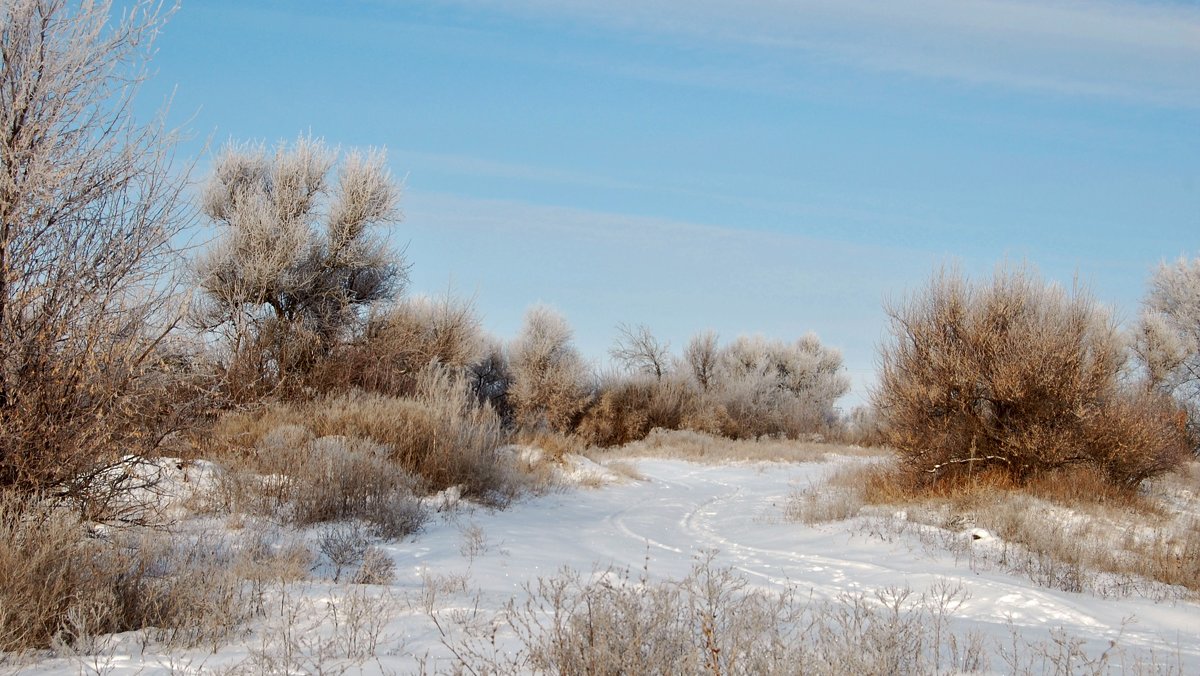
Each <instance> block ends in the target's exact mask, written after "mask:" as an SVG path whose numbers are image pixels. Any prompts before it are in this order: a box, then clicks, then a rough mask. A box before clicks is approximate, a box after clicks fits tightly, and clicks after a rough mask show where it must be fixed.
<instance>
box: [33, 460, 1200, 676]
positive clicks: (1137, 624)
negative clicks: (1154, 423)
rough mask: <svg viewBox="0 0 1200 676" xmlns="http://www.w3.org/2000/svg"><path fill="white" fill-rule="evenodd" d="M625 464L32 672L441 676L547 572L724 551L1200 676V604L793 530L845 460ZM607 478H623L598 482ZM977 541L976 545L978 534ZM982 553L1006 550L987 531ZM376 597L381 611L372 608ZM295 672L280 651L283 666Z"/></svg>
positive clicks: (677, 564)
mask: <svg viewBox="0 0 1200 676" xmlns="http://www.w3.org/2000/svg"><path fill="white" fill-rule="evenodd" d="M846 461H847V462H849V461H850V460H846ZM623 462H627V463H629V464H632V465H634V466H635V467H636V470H637V472H639V473H640V474H641V475H643V477H644V480H640V481H639V480H633V479H628V478H621V477H613V476H607V477H606V475H605V474H604V473H603V472H590V473H589V472H583V473H582V474H584V475H587V476H588V479H587V481H586V482H585V483H587V484H588V485H587V486H585V487H574V488H567V489H564V490H562V491H558V492H553V493H550V494H548V495H544V496H541V497H536V498H531V499H526V500H523V501H521V502H519V503H517V504H515V505H513V506H512V507H511V508H509V509H507V510H503V511H489V510H485V509H482V508H472V507H471V506H469V505H465V506H464V505H460V506H459V507H458V508H457V509H450V510H446V511H443V512H440V513H438V514H436V515H435V516H434V517H433V518H432V519H431V520H430V521H429V522H428V523H427V525H426V527H425V528H424V530H423V531H422V532H421V533H419V534H418V535H416V536H415V537H413V538H410V539H409V540H406V541H404V542H399V543H389V544H383V545H381V546H382V548H383V549H384V550H385V551H386V552H387V553H388V554H389V555H390V556H391V558H392V559H393V560H394V561H395V564H396V579H395V582H394V584H392V585H391V586H390V587H377V586H360V587H349V586H346V585H335V584H333V583H329V582H305V583H296V584H294V585H292V587H291V588H289V590H288V591H287V593H286V594H285V595H284V596H286V598H279V599H277V601H278V603H279V607H280V608H281V609H286V610H285V612H284V615H285V616H286V618H287V619H280V618H279V617H276V618H274V619H271V618H267V619H265V620H264V621H263V622H262V623H261V624H259V625H256V626H254V627H251V628H250V631H249V633H248V634H247V635H245V636H242V637H238V638H235V639H233V640H232V641H231V642H230V643H229V644H227V645H223V646H219V647H218V648H217V650H216V652H215V653H214V652H213V651H212V650H211V648H210V649H197V650H189V651H179V650H175V651H165V650H163V649H161V648H158V647H156V646H155V645H153V644H151V645H142V644H141V643H140V642H139V640H138V637H137V636H123V637H117V639H116V640H115V641H114V642H112V643H110V644H108V646H107V648H103V649H101V650H100V651H99V652H100V654H99V655H96V656H81V657H78V658H72V659H67V658H55V659H50V660H43V661H40V662H38V663H36V664H33V665H30V666H29V668H28V669H29V673H78V672H80V671H84V672H91V671H93V670H95V671H101V672H111V673H143V674H154V673H197V672H201V671H205V672H207V671H216V672H222V671H224V672H227V673H228V672H231V671H232V672H249V673H257V672H263V671H270V670H272V669H274V668H276V667H271V666H269V664H271V663H269V662H268V661H265V656H266V655H267V654H268V653H271V652H272V651H274V653H276V657H279V655H278V653H280V652H281V651H282V652H289V651H290V652H294V653H297V655H290V656H288V659H292V658H293V657H294V658H295V659H294V660H292V661H291V664H292V667H291V668H293V669H295V670H297V671H299V672H304V671H312V670H315V668H316V667H315V666H314V667H312V668H311V669H308V668H305V667H304V666H303V665H304V664H305V662H304V659H306V658H304V657H303V656H302V655H299V654H300V653H303V652H304V651H309V652H311V653H313V655H312V656H309V659H312V660H313V662H312V663H313V664H316V660H315V657H314V656H315V655H316V654H317V653H320V652H321V651H322V650H326V651H327V652H328V653H329V654H333V653H335V652H336V649H335V647H334V646H333V642H334V637H335V635H336V634H337V633H338V632H342V637H341V638H340V639H338V640H340V641H341V643H340V644H338V645H339V646H340V648H345V647H346V646H347V645H348V642H349V641H357V642H358V644H359V645H360V650H359V654H361V653H362V652H364V651H363V650H362V649H361V644H364V643H368V644H370V645H369V647H370V648H372V649H373V650H371V652H374V653H375V656H374V657H372V658H370V659H366V660H361V659H360V660H357V661H359V662H360V664H358V665H356V666H354V667H353V668H351V669H350V672H351V673H359V672H360V670H361V672H362V673H401V674H403V673H414V672H417V671H418V670H419V667H420V666H421V665H422V664H423V665H424V667H425V668H426V669H427V670H437V671H452V667H453V658H452V655H451V653H450V651H449V649H448V648H447V647H446V645H445V641H444V639H443V635H442V631H445V632H446V633H447V634H448V635H449V636H450V639H451V640H452V639H453V638H454V636H455V635H456V632H457V629H456V626H457V623H459V622H462V621H476V622H487V621H488V620H490V618H492V617H493V616H494V615H495V613H496V612H498V611H499V610H500V609H501V608H502V607H503V606H504V604H505V603H506V602H507V601H508V600H509V599H511V598H513V597H514V596H516V597H520V596H521V595H523V594H525V589H526V587H527V585H530V583H531V582H534V581H536V579H537V578H538V577H539V576H551V575H554V574H556V573H557V572H558V571H559V570H560V569H562V568H563V567H564V566H568V567H571V568H574V569H576V570H578V571H580V572H582V573H583V574H584V575H585V576H586V575H587V574H589V573H591V572H592V571H594V570H598V569H604V568H608V567H616V568H618V569H625V568H629V569H632V570H634V571H635V574H637V575H640V574H641V572H642V571H643V570H647V571H648V573H649V575H650V577H652V578H661V579H666V578H673V579H678V578H681V577H683V576H685V575H686V574H687V573H688V572H689V570H691V569H692V567H693V565H694V564H695V562H696V560H697V557H700V556H703V555H704V554H705V552H708V551H713V552H715V559H714V562H715V564H716V565H718V566H730V567H732V568H734V569H735V570H736V571H737V572H738V574H740V575H742V576H744V577H745V578H747V579H748V580H749V581H750V583H751V584H752V585H756V586H761V587H763V588H767V589H774V590H778V589H782V588H783V587H784V586H785V585H792V586H794V587H795V588H797V589H798V590H799V591H800V592H801V593H803V594H804V595H805V596H808V595H810V594H811V597H812V599H813V600H814V601H818V602H819V601H822V600H830V601H836V600H837V599H838V598H839V597H842V596H843V595H844V594H846V593H859V592H872V591H874V590H879V589H883V588H889V587H891V588H895V587H906V588H909V589H912V590H913V591H914V592H916V593H918V594H919V593H921V592H923V591H926V590H929V589H931V588H932V587H934V586H935V585H939V584H942V585H944V582H945V581H949V582H951V583H954V584H961V585H962V586H964V587H965V588H966V590H967V591H968V592H969V598H968V599H967V600H966V601H965V602H964V603H963V604H962V605H961V606H960V607H958V608H957V609H956V610H955V611H954V613H953V617H952V619H951V624H952V626H953V628H954V629H955V630H961V631H967V630H978V631H980V632H982V633H983V634H985V635H986V636H987V637H989V639H991V640H995V641H997V642H1009V643H1011V634H1012V629H1013V628H1016V629H1017V630H1018V631H1019V632H1020V634H1021V635H1022V637H1023V639H1025V640H1027V641H1034V642H1037V641H1046V640H1049V639H1050V637H1051V633H1050V632H1051V631H1052V630H1061V631H1062V632H1063V633H1064V634H1065V635H1069V636H1071V637H1075V638H1078V639H1081V640H1082V641H1083V644H1084V647H1085V648H1086V649H1087V650H1088V651H1090V652H1092V653H1100V652H1103V651H1104V650H1105V649H1106V648H1108V647H1109V646H1110V642H1111V641H1113V640H1116V641H1117V643H1118V645H1119V646H1120V647H1121V648H1122V650H1123V651H1124V652H1125V654H1126V655H1127V656H1130V655H1137V654H1148V653H1149V651H1153V652H1154V654H1155V659H1156V661H1157V662H1158V663H1160V664H1166V665H1168V666H1170V667H1172V668H1173V669H1175V670H1177V671H1179V672H1182V673H1200V606H1198V605H1197V604H1195V603H1192V602H1185V601H1171V602H1154V601H1151V600H1147V599H1141V598H1136V597H1134V598H1122V599H1103V598H1097V597H1095V596H1090V595H1081V594H1074V593H1069V592H1062V591H1056V590H1051V589H1044V588H1037V587H1035V586H1033V585H1032V584H1031V583H1030V582H1029V581H1028V580H1026V579H1023V578H1019V577H1015V576H1012V575H1008V574H1006V573H1004V572H1003V571H998V570H978V571H977V570H972V568H971V567H970V566H969V565H967V563H965V562H964V561H963V560H962V558H961V556H960V557H955V556H954V555H952V554H951V553H949V552H942V551H938V550H936V549H931V548H929V547H926V546H923V545H922V544H921V543H920V542H919V541H918V540H917V539H916V538H915V537H912V536H907V535H903V534H901V535H899V536H896V537H889V538H878V537H872V536H871V535H869V534H868V533H866V532H865V531H864V530H863V529H861V528H856V527H855V526H854V524H853V523H852V522H851V523H846V522H838V523H830V524H822V525H818V526H808V525H803V524H799V523H795V522H790V521H788V520H787V519H786V518H785V516H784V513H785V508H786V505H787V502H788V498H789V495H790V494H792V493H793V491H795V490H796V489H797V488H804V487H808V486H811V485H813V484H814V483H815V482H817V481H819V480H820V477H821V476H822V475H823V474H824V473H825V472H828V471H830V470H831V469H832V468H834V467H835V466H836V461H835V462H831V463H807V464H786V463H740V464H739V463H733V464H695V463H690V462H685V461H679V460H663V459H640V460H634V461H623ZM598 477H600V478H607V479H608V480H610V481H609V482H608V483H603V484H602V485H600V486H598V487H596V486H594V485H593V484H596V483H600V478H598ZM962 537H964V538H970V537H971V534H970V533H969V532H966V531H964V533H963V535H962ZM979 546H994V542H989V539H988V538H987V537H984V538H982V539H981V540H979ZM956 559H957V560H956ZM348 593H349V594H351V595H354V594H357V595H358V596H359V598H358V601H357V603H358V604H359V605H358V607H359V608H360V609H361V608H362V607H363V606H364V604H365V605H366V607H368V608H372V607H373V608H374V609H375V612H367V613H360V614H361V615H373V616H376V617H384V618H387V621H386V624H385V625H383V626H381V627H371V626H368V625H369V622H366V621H365V620H362V619H358V620H355V619H352V618H351V615H352V614H353V607H352V606H353V604H352V603H346V602H342V603H341V605H338V610H337V612H336V613H334V612H332V611H331V606H330V605H329V601H330V600H331V599H332V600H333V602H334V603H335V605H336V604H338V603H339V602H338V601H336V597H337V595H339V594H340V595H346V594H348ZM374 598H383V599H384V601H382V602H377V603H376V605H375V606H371V604H370V599H374ZM431 612H432V613H433V616H434V617H437V618H439V619H440V624H441V625H442V627H441V630H439V627H438V624H435V622H434V621H433V620H432V619H431V616H430V615H431ZM335 614H336V615H337V620H338V623H339V625H338V628H337V629H334V627H333V624H334V623H333V617H334V615H335ZM352 624H353V625H354V626H350V625H352ZM309 632H311V634H309ZM347 632H351V633H353V634H354V636H350V637H347V635H346V634H347ZM321 637H325V638H321ZM497 640H498V641H499V643H498V644H499V645H500V646H501V647H502V648H505V647H509V648H513V649H515V645H513V644H512V643H511V639H509V638H506V634H505V633H504V631H503V628H501V631H500V633H499V634H498V635H497ZM323 641H325V643H323ZM506 641H507V643H506ZM343 652H349V650H343ZM256 660H257V661H256ZM285 662H286V661H285V660H283V659H282V658H281V657H279V661H277V662H275V663H274V664H277V665H282V664H285ZM296 665H300V666H296ZM278 668H280V669H282V667H278Z"/></svg>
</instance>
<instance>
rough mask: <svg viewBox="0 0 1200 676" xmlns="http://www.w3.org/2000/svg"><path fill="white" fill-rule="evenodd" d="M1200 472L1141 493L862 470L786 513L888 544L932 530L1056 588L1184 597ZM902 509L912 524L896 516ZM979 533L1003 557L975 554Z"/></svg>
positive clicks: (1192, 567)
mask: <svg viewBox="0 0 1200 676" xmlns="http://www.w3.org/2000/svg"><path fill="white" fill-rule="evenodd" d="M1193 464H1194V463H1193ZM1194 471H1195V470H1194V468H1192V467H1190V466H1189V467H1188V469H1187V472H1188V474H1177V475H1166V476H1164V477H1162V478H1160V479H1159V480H1157V481H1156V482H1154V483H1152V484H1149V485H1148V486H1147V487H1146V488H1144V489H1143V490H1142V491H1130V490H1122V489H1119V488H1117V487H1114V486H1113V484H1112V483H1111V482H1110V481H1108V480H1107V477H1106V476H1104V475H1103V474H1102V473H1101V472H1100V471H1098V470H1093V471H1078V470H1073V471H1071V472H1069V473H1064V474H1063V475H1056V474H1055V473H1050V474H1047V475H1044V476H1042V477H1040V478H1039V479H1037V480H1035V481H1033V482H1030V483H1027V484H1025V485H1023V486H1022V485H1018V484H1017V483H1016V482H1015V481H1014V480H1013V478H1012V477H1011V476H1010V475H1009V474H1008V473H1007V472H1002V471H994V470H989V471H984V472H980V473H979V474H978V475H975V476H973V477H969V478H968V477H957V478H955V479H954V480H952V481H945V480H943V481H940V482H934V483H929V482H928V478H927V477H924V476H920V475H916V476H915V477H914V475H913V474H912V473H910V472H906V471H905V470H904V469H903V468H902V467H898V466H897V465H895V464H892V463H888V462H883V463H869V464H856V465H849V466H846V467H843V468H840V469H837V470H835V471H834V472H832V473H831V474H830V475H829V476H828V477H827V478H826V479H825V481H824V482H823V483H821V484H818V485H815V486H812V487H809V488H808V489H805V490H802V491H799V492H797V493H796V494H794V495H793V497H792V500H791V501H790V504H789V506H788V508H787V513H788V515H789V517H790V518H792V519H794V520H797V521H802V522H805V523H818V522H823V521H836V520H844V519H848V518H852V517H855V516H860V515H861V516H866V517H871V519H872V524H871V526H870V528H869V529H870V530H873V531H874V532H876V533H877V534H879V533H881V532H884V531H907V530H909V529H911V528H913V525H914V524H915V525H917V526H928V527H932V528H934V529H935V530H936V531H937V532H936V533H933V534H923V533H917V535H918V536H920V537H921V538H922V539H923V540H926V541H927V542H928V543H932V544H934V545H936V546H939V547H942V546H944V547H947V548H950V549H952V550H955V552H956V553H957V554H961V555H964V556H967V557H968V558H970V560H971V561H972V563H973V564H975V565H983V566H996V567H1000V568H1003V569H1006V570H1009V571H1012V572H1016V573H1020V574H1024V575H1027V576H1028V577H1030V578H1031V579H1033V580H1034V581H1035V582H1037V583H1039V584H1043V585H1047V586H1054V587H1059V588H1064V589H1068V590H1072V591H1090V592H1093V593H1098V594H1102V595H1108V594H1118V595H1120V594H1132V593H1138V594H1144V595H1149V596H1163V595H1168V596H1172V595H1174V596H1178V595H1179V594H1180V593H1181V592H1180V591H1179V590H1187V592H1184V593H1192V594H1195V593H1196V592H1200V563H1198V562H1200V482H1197V481H1196V480H1195V477H1193V476H1191V474H1190V473H1191V472H1194ZM898 509H899V510H902V511H903V514H904V516H903V518H902V519H896V518H895V517H894V516H893V515H894V514H895V513H896V512H897V510H898ZM970 528H979V529H984V530H986V531H988V532H989V533H991V534H992V535H994V536H995V537H997V538H999V541H1000V543H1001V546H1000V549H997V550H995V551H992V550H979V549H975V548H971V546H970V541H969V540H964V539H963V538H960V537H958V536H959V534H960V533H962V532H963V531H965V530H968V529H970ZM939 534H940V535H939ZM1164 586H1166V587H1164ZM1171 588H1173V589H1174V590H1175V591H1172V589H1171Z"/></svg>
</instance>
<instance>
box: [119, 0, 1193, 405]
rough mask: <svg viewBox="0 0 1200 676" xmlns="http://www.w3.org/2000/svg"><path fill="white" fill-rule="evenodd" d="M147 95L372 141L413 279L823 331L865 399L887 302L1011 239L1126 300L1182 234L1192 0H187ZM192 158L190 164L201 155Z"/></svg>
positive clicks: (596, 343) (616, 309)
mask: <svg viewBox="0 0 1200 676" xmlns="http://www.w3.org/2000/svg"><path fill="white" fill-rule="evenodd" d="M158 48H159V51H158V53H157V55H156V56H155V59H154V61H153V69H154V71H155V74H154V77H153V79H152V80H151V82H150V84H149V85H148V86H147V87H146V88H145V89H144V90H143V98H142V104H143V105H150V104H154V103H157V102H159V101H161V100H162V98H163V97H164V96H166V95H168V94H169V93H171V92H173V104H172V108H171V113H170V116H171V119H172V120H173V121H175V122H176V123H184V124H185V125H186V126H187V127H188V128H189V129H191V130H192V131H193V133H194V134H195V138H194V139H193V140H192V141H190V142H188V143H187V144H185V146H184V148H183V152H184V153H185V154H188V153H191V154H196V153H199V152H200V151H201V149H202V147H203V145H204V142H205V141H206V140H211V144H212V145H213V146H214V147H215V146H219V145H221V144H222V143H224V142H225V141H227V140H230V139H234V140H239V141H241V140H265V141H267V142H271V143H273V142H276V141H281V140H289V139H294V138H295V137H296V136H297V135H299V134H301V133H309V132H311V133H312V134H314V135H316V136H322V137H324V138H325V139H326V140H327V141H328V142H330V143H331V144H340V145H342V146H384V147H386V148H387V149H388V151H389V157H390V162H391V165H392V167H393V170H394V172H395V174H396V175H397V176H398V177H403V178H404V180H405V196H404V202H403V207H404V211H405V220H404V222H403V223H401V224H400V225H398V226H396V227H395V228H394V230H393V231H392V233H391V237H392V241H393V242H394V243H395V244H396V245H397V246H406V247H407V255H408V257H409V259H410V260H411V262H412V263H413V265H414V268H413V291H414V292H427V293H441V292H444V291H446V290H447V289H453V290H454V291H455V292H456V293H458V294H460V295H466V296H473V297H474V298H475V302H476V306H477V308H478V309H479V311H480V312H481V314H482V315H483V317H484V321H485V324H486V326H487V327H488V329H489V330H491V331H492V332H494V333H496V334H497V335H499V336H501V337H506V338H507V337H511V336H513V335H514V334H515V333H516V332H517V330H518V329H519V326H520V323H521V317H522V315H523V313H524V311H525V310H526V308H527V307H528V306H529V305H531V304H533V303H536V302H545V303H549V304H551V305H554V306H555V307H557V308H558V309H559V310H561V311H562V312H563V313H564V314H566V316H567V318H568V319H569V321H570V322H571V324H572V325H573V326H574V327H575V329H576V334H577V340H578V344H579V346H580V348H581V349H582V350H583V352H584V353H585V354H586V355H587V356H589V357H591V358H594V359H596V360H597V361H598V362H602V361H603V360H604V359H605V352H606V350H607V348H608V347H609V345H610V344H611V341H612V339H613V337H614V335H615V333H616V332H615V328H614V327H615V325H616V324H617V323H618V322H626V323H645V324H648V325H649V326H650V327H652V328H653V329H654V330H655V331H656V332H657V333H658V334H659V335H661V336H662V337H664V338H666V339H669V340H670V341H671V342H672V344H673V345H674V346H676V347H679V346H682V344H683V343H685V342H686V340H687V338H688V337H689V336H690V335H692V334H693V333H695V332H697V331H700V330H703V329H707V328H712V329H715V330H717V331H718V332H719V333H720V334H721V335H722V337H723V338H724V339H726V340H728V339H732V338H734V337H735V336H737V335H739V334H742V333H761V334H764V335H768V336H773V337H778V338H785V339H792V338H795V337H798V336H800V335H801V334H803V333H805V332H807V331H810V330H811V331H815V332H816V333H817V334H818V335H819V336H820V337H821V339H822V340H823V341H824V342H826V343H828V344H831V345H834V346H837V347H840V348H841V349H842V350H843V352H844V354H845V357H846V363H847V366H848V368H849V371H850V374H851V376H852V377H853V379H854V381H855V391H854V393H853V394H852V395H851V396H850V397H849V398H848V399H847V401H846V403H847V404H853V403H855V402H857V401H861V400H862V398H863V397H864V396H865V394H866V391H867V388H868V387H869V384H870V382H871V381H872V379H873V376H872V373H873V370H874V365H875V352H876V345H877V344H878V343H880V342H881V341H883V340H885V339H886V331H885V315H884V312H883V309H882V307H883V302H884V301H885V300H886V299H898V298H900V297H902V295H903V294H904V293H905V292H906V291H908V290H913V289H915V288H917V287H918V286H919V285H921V284H922V283H923V281H924V280H925V279H926V278H927V277H928V276H929V274H930V273H931V271H932V270H933V269H934V268H935V267H936V266H938V265H941V264H944V263H957V264H959V265H961V266H962V267H963V268H964V269H965V270H966V271H968V272H969V273H972V274H978V275H985V274H989V273H990V271H991V270H992V269H993V268H994V266H995V265H996V264H997V263H999V262H1001V261H1004V260H1009V261H1021V260H1025V261H1028V262H1030V263H1032V264H1034V265H1035V266H1037V267H1038V268H1039V269H1040V271H1041V272H1042V274H1043V275H1044V276H1045V277H1047V278H1049V279H1051V280H1057V281H1060V282H1063V283H1065V284H1071V282H1072V280H1073V279H1074V278H1076V277H1078V278H1079V279H1081V280H1083V281H1084V282H1085V283H1087V284H1089V285H1090V286H1091V288H1092V289H1093V290H1094V292H1095V294H1096V295H1097V296H1098V297H1099V298H1100V299H1102V300H1103V301H1105V302H1106V303H1109V304H1111V305H1113V306H1114V307H1115V308H1116V310H1117V313H1118V316H1119V317H1120V318H1122V319H1125V320H1130V319H1132V318H1134V317H1135V316H1136V313H1137V304H1138V301H1139V299H1140V297H1141V295H1142V292H1143V290H1144V284H1145V280H1146V278H1147V276H1148V275H1149V273H1150V271H1151V269H1152V268H1153V266H1154V265H1156V264H1157V263H1158V262H1159V261H1162V260H1164V259H1174V258H1177V257H1179V256H1181V255H1188V256H1195V255H1197V253H1200V6H1198V5H1197V4H1195V3H1193V2H1166V1H1159V2H1135V1H1133V0H1121V1H1108V2H1101V1H1094V2H1082V1H1079V0H1070V1H1067V0H1039V1H1037V2H1031V1H1028V2H1027V1H1025V0H893V1H891V2H874V1H870V0H837V1H828V2H817V1H808V0H743V1H741V2H733V1H722V2H719V1H716V0H688V1H684V0H661V1H658V2H654V1H652V0H576V1H573V2H572V1H552V0H448V1H444V2H443V1H434V0H415V1H408V0H404V1H401V0H364V1H361V2H326V1H318V0H183V4H182V7H181V8H180V10H179V12H178V13H177V14H176V15H175V16H174V17H173V18H172V20H171V21H170V23H169V24H168V25H167V27H166V29H165V30H164V32H163V34H162V36H161V38H160V41H159V44H158ZM207 164H208V158H207V157H202V158H201V159H200V160H199V161H198V165H197V177H198V178H199V177H203V175H204V173H205V170H206V167H207Z"/></svg>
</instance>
